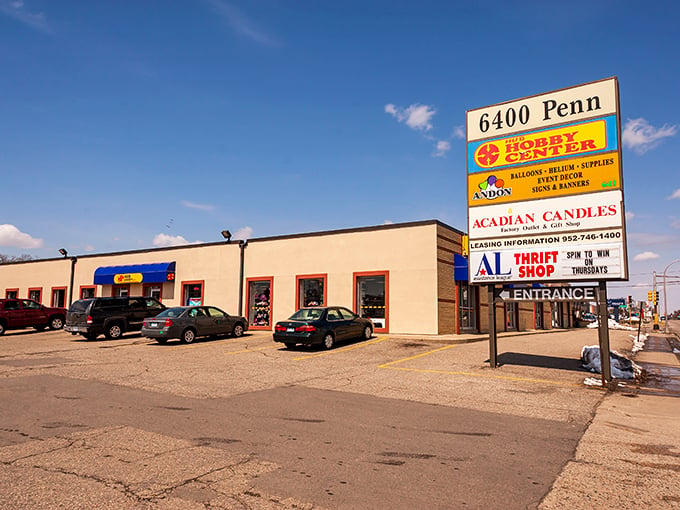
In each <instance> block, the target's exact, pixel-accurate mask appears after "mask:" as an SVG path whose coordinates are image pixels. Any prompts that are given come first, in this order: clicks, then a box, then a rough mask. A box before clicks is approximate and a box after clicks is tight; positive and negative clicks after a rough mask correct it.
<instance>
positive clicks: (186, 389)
mask: <svg viewBox="0 0 680 510" xmlns="http://www.w3.org/2000/svg"><path fill="white" fill-rule="evenodd" d="M484 340H485V337H484V336H478V337H461V338H459V339H457V340H453V339H451V338H440V337H430V338H420V337H397V336H389V335H374V337H373V338H371V339H370V340H365V341H357V342H354V343H345V344H340V345H338V346H337V347H336V348H335V349H332V350H330V351H324V350H320V349H315V348H304V347H298V348H296V349H292V350H289V349H286V348H284V347H283V346H282V345H281V344H275V343H274V342H273V341H272V338H271V333H267V332H249V333H248V334H246V335H244V336H243V337H241V338H238V339H234V338H228V337H227V338H219V339H214V340H204V341H199V342H197V343H194V344H189V345H186V344H181V343H174V342H170V343H168V344H166V345H160V344H157V343H155V342H153V341H150V340H148V339H145V338H142V337H141V336H140V335H138V334H136V335H135V334H130V335H126V336H124V337H123V338H121V339H119V340H114V341H111V340H104V339H99V340H95V341H88V340H84V339H82V338H81V337H79V336H71V335H69V334H67V333H65V332H63V331H53V332H41V333H38V332H9V333H7V334H6V335H5V336H3V337H0V404H1V405H2V407H3V409H4V412H3V413H2V419H1V421H2V423H1V424H0V462H1V464H0V466H1V468H0V471H1V474H0V487H3V488H2V489H0V492H1V493H0V499H2V500H3V501H6V502H9V506H7V505H5V508H53V507H54V506H56V504H62V503H63V502H64V501H67V504H66V505H65V507H67V508H92V507H97V508H204V507H206V506H210V507H211V508H394V507H402V508H404V507H409V506H416V505H425V506H427V507H428V508H452V507H461V508H462V507H465V508H537V507H538V505H539V503H540V501H541V500H542V499H543V498H544V496H545V495H546V494H547V493H548V491H549V490H550V487H551V486H552V484H553V482H554V480H555V479H556V477H557V476H558V475H559V473H560V471H561V469H562V468H563V466H564V465H565V463H566V462H567V461H568V460H569V459H571V458H572V457H573V454H574V451H575V449H576V446H577V444H578V441H579V439H580V437H581V436H582V434H583V432H584V431H585V429H586V427H587V425H588V423H589V421H590V420H591V419H592V417H593V414H594V412H595V409H596V407H597V405H598V404H599V403H600V402H601V401H602V398H603V395H604V393H603V392H602V391H601V390H599V389H591V388H587V387H585V386H584V385H583V380H584V378H585V377H587V376H588V375H589V374H588V373H587V372H584V371H583V370H582V369H581V367H580V363H579V361H578V357H579V354H580V347H581V346H582V345H591V344H597V333H596V331H595V330H586V329H583V330H572V331H553V332H541V333H535V334H502V335H501V336H500V337H499V351H498V352H499V361H500V363H501V367H500V368H497V369H491V368H489V365H488V344H487V342H486V341H484ZM611 343H612V348H619V349H620V350H625V348H626V346H629V345H630V341H629V332H619V331H612V332H611ZM452 502H455V503H454V504H452ZM404 505H405V506H404Z"/></svg>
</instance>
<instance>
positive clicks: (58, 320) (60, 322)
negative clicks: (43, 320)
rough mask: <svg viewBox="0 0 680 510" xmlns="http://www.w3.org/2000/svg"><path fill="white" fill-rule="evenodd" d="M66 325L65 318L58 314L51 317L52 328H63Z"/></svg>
mask: <svg viewBox="0 0 680 510" xmlns="http://www.w3.org/2000/svg"><path fill="white" fill-rule="evenodd" d="M63 327H64V319H63V318H62V317H59V316H58V315H57V316H56V317H52V318H51V319H50V329H61V328H63Z"/></svg>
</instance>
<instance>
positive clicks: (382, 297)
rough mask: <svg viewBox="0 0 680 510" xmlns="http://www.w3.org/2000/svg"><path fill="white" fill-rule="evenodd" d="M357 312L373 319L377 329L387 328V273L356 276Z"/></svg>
mask: <svg viewBox="0 0 680 510" xmlns="http://www.w3.org/2000/svg"><path fill="white" fill-rule="evenodd" d="M356 304H357V313H358V314H359V315H360V316H361V317H367V318H369V319H371V321H372V322H373V324H374V325H375V328H376V330H379V329H387V320H388V313H387V311H388V303H387V273H380V274H369V275H365V276H363V275H359V276H356Z"/></svg>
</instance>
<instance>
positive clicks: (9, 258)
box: [0, 253, 36, 264]
mask: <svg viewBox="0 0 680 510" xmlns="http://www.w3.org/2000/svg"><path fill="white" fill-rule="evenodd" d="M35 258H36V257H34V256H33V255H29V254H28V253H22V254H21V255H5V254H4V253H0V264H8V263H10V262H23V261H25V260H34V259H35Z"/></svg>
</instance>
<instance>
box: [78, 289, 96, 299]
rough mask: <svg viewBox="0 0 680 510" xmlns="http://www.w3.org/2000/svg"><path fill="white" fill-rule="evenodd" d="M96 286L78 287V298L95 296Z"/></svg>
mask: <svg viewBox="0 0 680 510" xmlns="http://www.w3.org/2000/svg"><path fill="white" fill-rule="evenodd" d="M96 289H97V288H96V287H80V299H89V298H93V297H95V291H96Z"/></svg>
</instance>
